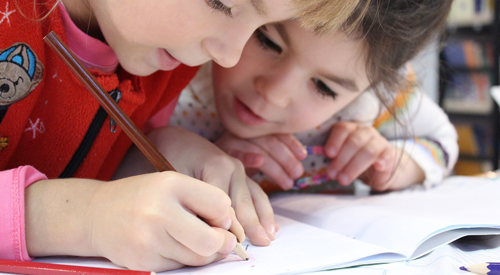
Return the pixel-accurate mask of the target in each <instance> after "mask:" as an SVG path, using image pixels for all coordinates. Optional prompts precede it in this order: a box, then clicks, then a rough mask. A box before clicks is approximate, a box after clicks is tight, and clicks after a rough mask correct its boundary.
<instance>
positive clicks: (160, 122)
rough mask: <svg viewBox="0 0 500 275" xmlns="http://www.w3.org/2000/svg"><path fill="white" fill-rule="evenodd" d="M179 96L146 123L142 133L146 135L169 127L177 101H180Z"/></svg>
mask: <svg viewBox="0 0 500 275" xmlns="http://www.w3.org/2000/svg"><path fill="white" fill-rule="evenodd" d="M179 96H180V95H179ZM179 96H177V97H176V98H174V99H173V100H172V101H171V102H170V103H169V104H168V105H167V106H165V107H163V109H161V110H160V111H159V112H158V113H156V114H155V115H154V116H152V117H151V118H150V119H149V120H148V121H146V124H144V127H143V129H142V131H143V132H144V133H147V132H149V131H151V130H152V129H155V128H160V127H163V126H167V125H168V121H169V120H170V117H171V116H172V114H173V113H174V110H175V106H176V105H177V101H179Z"/></svg>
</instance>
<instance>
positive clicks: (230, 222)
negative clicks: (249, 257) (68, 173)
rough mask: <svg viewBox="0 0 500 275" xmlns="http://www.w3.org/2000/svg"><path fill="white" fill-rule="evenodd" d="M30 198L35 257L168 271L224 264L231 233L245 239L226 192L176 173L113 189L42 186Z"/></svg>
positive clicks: (71, 183)
mask: <svg viewBox="0 0 500 275" xmlns="http://www.w3.org/2000/svg"><path fill="white" fill-rule="evenodd" d="M25 191H26V194H25V212H26V214H25V215H26V217H25V219H26V241H27V249H28V253H29V255H30V256H32V257H38V256H54V255H75V256H97V257H105V258H108V259H109V260H111V261H112V262H114V263H115V264H117V265H119V266H124V267H128V268H132V269H140V270H154V271H163V270H168V269H175V268H179V267H181V266H183V265H204V264H208V263H211V262H214V261H217V260H220V259H222V258H223V257H224V256H225V255H227V254H228V253H230V252H231V250H232V249H233V248H234V245H235V244H236V237H235V235H233V234H232V233H230V232H229V231H228V229H230V228H231V230H232V231H233V232H234V233H235V234H236V235H237V236H238V237H239V238H240V240H241V239H244V234H243V229H242V228H241V225H240V224H239V223H238V221H237V220H236V219H235V215H234V211H233V210H232V208H231V201H230V199H229V197H228V196H227V195H226V194H225V193H224V192H222V191H221V190H220V189H218V188H215V187H213V186H210V185H207V184H206V183H204V182H201V181H198V180H196V179H193V178H191V177H188V176H185V175H182V174H180V173H176V172H163V173H152V174H147V175H140V176H136V177H130V178H125V179H121V180H117V181H112V182H98V181H93V180H87V179H57V180H40V181H38V182H35V183H34V184H32V185H31V186H29V187H28V188H27V189H26V190H25ZM198 216H199V217H200V218H203V219H204V220H205V221H202V220H201V219H200V218H199V217H198Z"/></svg>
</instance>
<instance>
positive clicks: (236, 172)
mask: <svg viewBox="0 0 500 275" xmlns="http://www.w3.org/2000/svg"><path fill="white" fill-rule="evenodd" d="M148 137H149V138H150V139H151V141H152V142H153V143H154V144H157V147H158V149H159V150H160V152H162V153H163V154H164V155H165V157H166V159H167V160H169V162H170V163H171V164H172V165H173V166H174V167H175V169H177V171H178V172H180V173H183V174H186V175H189V176H192V177H194V178H196V179H199V180H202V181H204V182H206V183H209V184H211V185H214V186H216V187H219V188H220V189H222V190H223V191H224V192H226V193H227V194H229V196H230V198H231V200H232V205H233V207H234V209H235V211H236V217H237V218H238V220H239V221H240V223H241V224H242V225H243V228H244V229H245V233H246V235H247V236H248V238H249V239H250V241H251V242H252V244H254V245H261V246H266V245H269V244H270V242H271V240H274V238H275V234H276V230H277V227H278V226H277V224H276V223H275V221H274V213H273V210H272V207H271V204H270V202H269V199H268V197H267V195H266V194H265V193H264V191H263V190H262V189H261V188H260V186H258V185H257V183H255V182H254V181H252V180H251V179H250V178H249V177H248V176H247V175H246V173H245V168H244V166H243V165H242V163H241V162H240V161H239V160H237V159H235V158H233V157H230V156H229V155H227V154H226V153H224V152H223V151H222V150H221V149H219V148H217V146H215V145H214V144H213V143H211V142H210V141H208V140H206V139H204V138H202V137H200V136H198V135H196V134H194V133H192V132H190V131H187V130H184V129H182V128H177V127H167V128H161V129H157V130H153V131H151V132H150V133H148ZM140 155H141V154H139V156H140Z"/></svg>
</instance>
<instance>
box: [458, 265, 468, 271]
mask: <svg viewBox="0 0 500 275" xmlns="http://www.w3.org/2000/svg"><path fill="white" fill-rule="evenodd" d="M460 270H464V271H469V270H467V268H465V266H461V267H460Z"/></svg>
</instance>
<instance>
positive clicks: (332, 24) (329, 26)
mask: <svg viewBox="0 0 500 275" xmlns="http://www.w3.org/2000/svg"><path fill="white" fill-rule="evenodd" d="M370 2H371V0H292V5H294V7H295V8H296V9H298V10H300V11H301V12H300V13H299V14H298V15H297V16H296V19H298V20H299V22H300V23H301V24H302V27H304V28H306V29H308V30H314V31H315V32H317V33H320V34H324V33H328V32H333V31H336V30H337V29H339V27H341V26H343V28H344V30H345V31H346V30H351V29H352V28H354V27H355V26H356V24H357V23H359V22H360V20H361V18H362V17H363V15H364V11H365V10H366V8H367V7H368V6H369V4H370ZM346 22H349V23H348V24H346Z"/></svg>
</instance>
